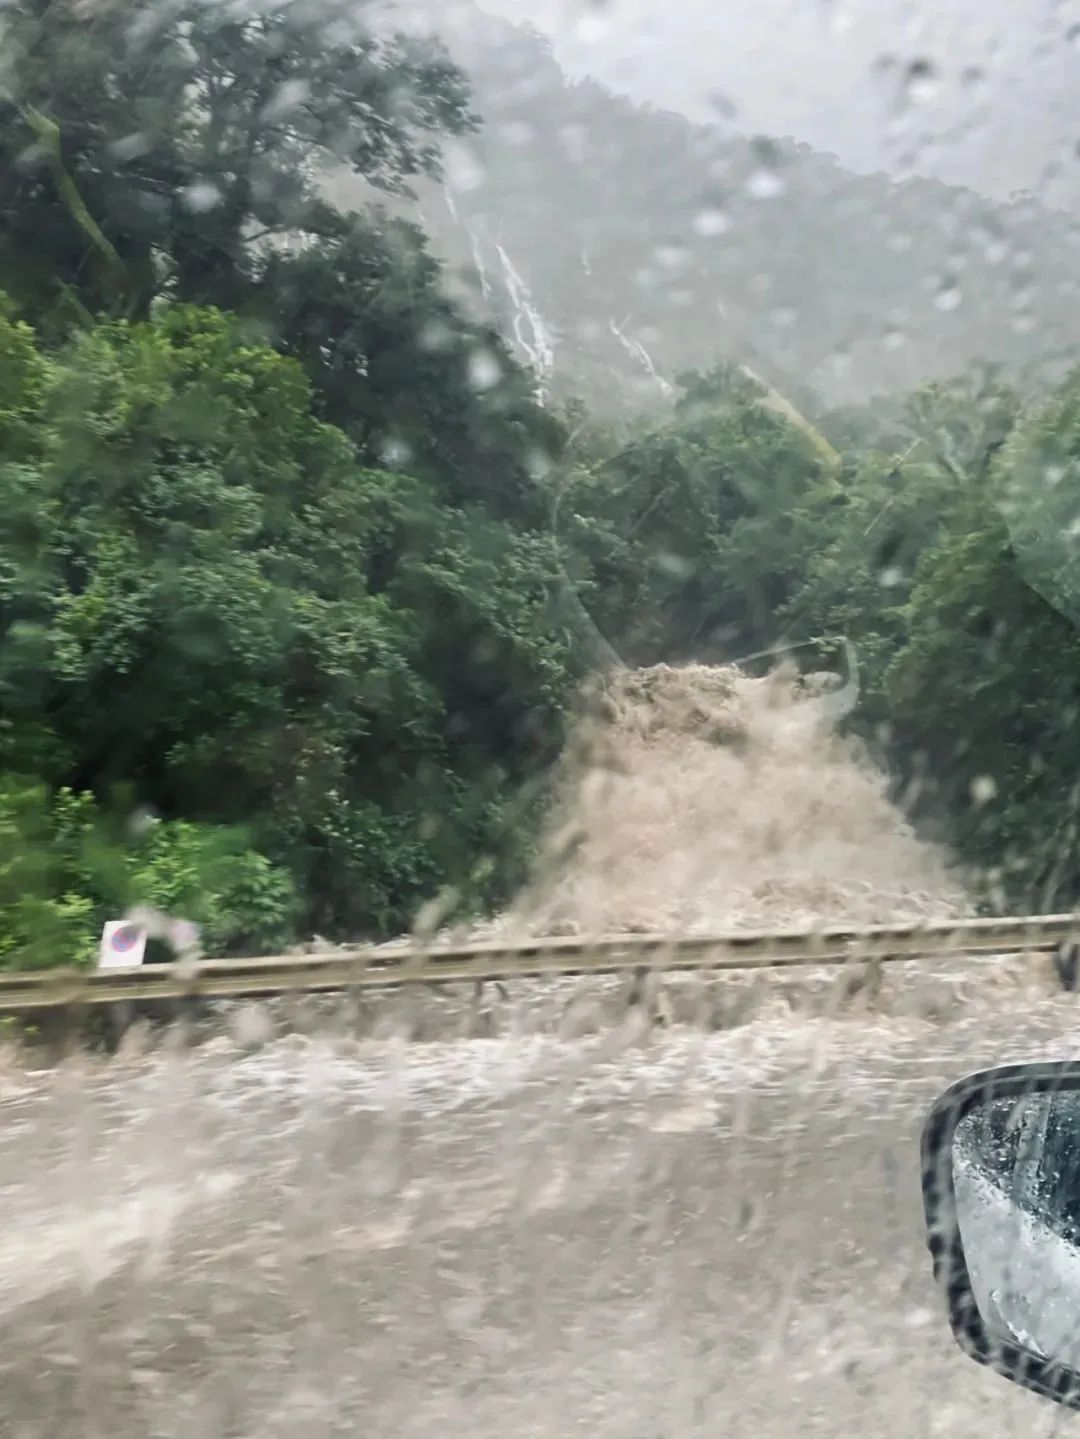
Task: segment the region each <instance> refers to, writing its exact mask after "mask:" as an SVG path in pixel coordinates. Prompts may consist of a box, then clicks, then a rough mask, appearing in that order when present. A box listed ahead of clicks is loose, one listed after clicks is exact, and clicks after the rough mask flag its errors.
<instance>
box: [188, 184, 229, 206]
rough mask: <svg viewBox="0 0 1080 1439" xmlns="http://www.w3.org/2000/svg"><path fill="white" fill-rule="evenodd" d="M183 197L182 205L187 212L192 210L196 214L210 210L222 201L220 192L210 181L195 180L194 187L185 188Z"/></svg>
mask: <svg viewBox="0 0 1080 1439" xmlns="http://www.w3.org/2000/svg"><path fill="white" fill-rule="evenodd" d="M183 196H184V204H185V205H186V206H187V207H188V209H189V210H194V211H195V213H196V214H202V213H203V212H204V211H206V210H212V209H213V208H214V206H215V205H220V204H221V201H222V194H221V191H220V190H219V189H218V187H217V186H216V185H215V184H213V183H212V182H211V181H210V180H196V181H195V183H194V185H188V186H187V188H186V189H185V190H184V191H183Z"/></svg>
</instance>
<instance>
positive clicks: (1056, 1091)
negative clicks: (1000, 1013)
mask: <svg viewBox="0 0 1080 1439" xmlns="http://www.w3.org/2000/svg"><path fill="white" fill-rule="evenodd" d="M922 1187H923V1206H924V1210H925V1216H926V1231H927V1242H928V1244H929V1248H930V1254H931V1258H932V1260H933V1266H934V1277H935V1279H936V1281H937V1283H938V1285H939V1287H940V1288H941V1290H942V1293H943V1296H944V1299H945V1304H946V1308H947V1310H948V1315H949V1323H950V1325H951V1327H952V1332H953V1335H954V1337H955V1338H956V1341H957V1343H958V1344H959V1345H960V1348H961V1349H962V1350H963V1351H964V1353H965V1354H967V1355H969V1356H970V1357H971V1358H972V1359H974V1360H975V1361H976V1362H977V1363H979V1364H983V1365H986V1366H987V1367H988V1368H990V1369H993V1370H994V1371H995V1372H996V1373H998V1374H1001V1375H1003V1376H1004V1377H1005V1378H1007V1379H1010V1380H1012V1382H1013V1383H1016V1384H1021V1385H1023V1387H1024V1388H1025V1389H1030V1390H1032V1391H1033V1392H1034V1393H1036V1394H1040V1395H1042V1396H1043V1397H1044V1398H1047V1399H1052V1400H1054V1401H1055V1403H1058V1404H1064V1405H1067V1406H1068V1407H1069V1408H1071V1409H1080V1062H1077V1061H1066V1062H1063V1063H1048V1064H1013V1065H1006V1066H1003V1067H1001V1068H997V1069H989V1070H983V1071H981V1072H979V1073H976V1074H972V1075H970V1076H969V1077H968V1078H967V1079H963V1080H961V1081H960V1082H959V1083H958V1084H954V1085H953V1086H952V1087H951V1088H950V1089H948V1090H946V1091H945V1093H944V1094H942V1095H941V1096H940V1097H939V1098H938V1099H937V1101H936V1102H935V1104H934V1105H933V1107H932V1109H931V1110H930V1113H929V1115H928V1117H927V1120H926V1123H925V1126H924V1129H923V1136H922Z"/></svg>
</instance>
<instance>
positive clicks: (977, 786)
mask: <svg viewBox="0 0 1080 1439" xmlns="http://www.w3.org/2000/svg"><path fill="white" fill-rule="evenodd" d="M996 794H997V781H996V780H995V779H994V777H993V775H989V774H980V775H976V776H975V778H974V779H973V780H972V781H971V802H972V804H974V805H977V806H981V805H984V804H989V803H990V801H991V800H992V799H993V798H994V796H995V795H996Z"/></svg>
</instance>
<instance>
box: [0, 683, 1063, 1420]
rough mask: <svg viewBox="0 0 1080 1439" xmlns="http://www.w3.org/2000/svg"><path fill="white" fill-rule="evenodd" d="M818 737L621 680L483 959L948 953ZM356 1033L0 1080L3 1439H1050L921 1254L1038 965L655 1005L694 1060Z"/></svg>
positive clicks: (575, 1035) (467, 1014)
mask: <svg viewBox="0 0 1080 1439" xmlns="http://www.w3.org/2000/svg"><path fill="white" fill-rule="evenodd" d="M635 686H636V687H637V689H636V690H635ZM688 696H689V700H690V703H689V705H688V703H687V698H688ZM688 714H689V716H690V718H689V719H688V718H687V716H688ZM814 714H815V711H813V709H812V708H810V709H805V710H802V711H801V712H800V707H799V704H798V702H797V701H796V700H795V699H794V698H793V696H792V694H791V693H790V692H788V693H786V694H785V693H784V692H783V690H782V689H778V687H776V686H773V687H772V689H771V690H770V688H769V687H768V686H763V685H762V684H760V683H758V684H757V685H756V686H755V684H754V682H751V681H746V680H743V679H739V678H736V677H733V676H731V675H730V674H724V673H720V674H717V672H715V671H712V672H701V671H697V672H693V673H678V672H676V673H672V672H670V671H669V672H654V673H653V674H652V675H651V676H649V675H646V676H640V675H639V676H635V677H631V678H630V679H629V680H627V681H626V682H624V687H623V688H622V689H620V690H619V691H617V692H616V693H615V695H614V696H612V704H611V707H610V709H609V723H608V725H607V728H606V730H604V731H602V732H601V734H600V735H599V736H598V735H597V734H596V733H593V734H591V735H589V736H587V737H586V739H585V740H584V741H581V742H579V746H578V749H577V751H576V752H575V754H574V755H573V756H572V757H571V759H570V761H569V762H568V768H567V779H566V797H565V801H564V806H563V810H562V812H561V814H560V816H559V817H558V819H557V821H556V823H555V825H554V826H553V831H552V839H551V842H550V843H549V846H548V853H547V857H546V860H545V863H544V865H543V867H542V869H541V871H540V873H539V874H538V876H537V880H536V883H535V884H534V885H533V886H532V888H531V889H530V891H529V892H528V893H527V894H526V895H525V896H523V897H522V900H521V902H520V903H519V905H518V906H516V907H515V909H514V910H513V911H512V913H511V914H510V915H509V916H507V917H506V918H505V919H504V921H503V922H502V925H501V927H502V928H507V927H517V928H532V929H544V928H547V929H561V928H578V929H583V930H585V931H587V932H588V931H590V930H594V929H595V930H600V929H604V928H618V927H626V926H627V925H629V924H640V925H641V926H643V927H653V926H654V925H656V924H662V925H675V924H677V923H679V924H680V927H694V926H695V925H697V926H698V927H703V926H706V925H708V926H709V927H722V926H724V925H726V924H748V923H750V924H761V923H776V922H779V921H786V922H789V923H802V922H806V919H807V917H808V916H811V917H817V918H820V919H822V920H823V921H824V920H830V919H833V918H837V917H843V918H854V919H863V920H867V919H886V918H891V917H908V916H910V915H917V914H924V915H931V914H939V915H950V914H955V913H958V912H962V911H963V909H964V907H965V906H964V900H963V895H962V893H961V892H960V890H959V888H958V886H957V885H956V883H955V881H953V880H952V879H951V878H950V876H949V874H948V872H947V869H946V867H945V865H944V863H943V861H942V858H941V856H940V855H938V854H936V853H935V852H933V851H930V850H928V849H926V848H925V847H924V846H922V845H920V844H919V843H918V842H917V840H916V839H915V838H914V837H913V836H912V835H911V834H910V832H909V831H908V830H907V829H906V827H905V826H904V825H903V823H902V821H901V819H900V817H899V816H898V815H897V814H896V812H895V811H894V810H893V809H892V808H891V806H890V805H889V804H888V802H887V800H886V798H885V793H884V785H883V782H882V780H881V777H880V776H878V775H876V774H875V773H874V772H873V770H872V769H871V768H870V767H869V766H868V765H867V764H866V762H865V760H863V759H862V758H860V756H859V755H858V753H857V752H856V751H854V750H853V749H852V748H851V747H850V746H847V745H846V744H844V743H842V742H841V741H839V740H837V739H835V737H833V736H832V735H831V734H830V733H829V732H828V730H827V728H826V727H824V726H823V725H822V724H821V722H820V716H819V717H818V718H816V719H815V718H813V716H814ZM733 736H734V743H733V742H732V738H733ZM718 738H720V739H721V740H722V742H721V743H716V742H715V741H716V740H717V739H718ZM598 745H599V747H600V750H599V751H598V749H597V746H598ZM605 745H606V747H607V757H606V758H604V756H603V754H602V753H601V751H603V749H604V747H605ZM601 761H602V762H603V764H604V766H605V768H604V769H603V770H602V771H600V772H599V777H597V776H598V771H597V764H598V762H601ZM575 766H578V768H577V769H576V770H575ZM568 832H572V836H573V845H572V848H570V847H568V846H567V842H566V837H567V833H568ZM560 836H561V837H560ZM619 920H621V924H620V923H617V921H619ZM680 921H681V923H680ZM703 997H704V1000H707V1003H706V1002H703ZM376 1009H377V1011H378V1012H377V1013H376V1015H375V1017H374V1021H373V1020H372V1017H371V1016H370V1015H369V1016H368V1017H367V1018H366V1019H365V1021H364V1023H363V1025H362V1026H361V1028H360V1030H359V1031H358V1029H357V1024H356V1017H355V1015H350V1014H349V1013H348V1011H347V1009H346V1008H345V1007H342V1006H339V1007H337V1008H336V1009H335V1008H334V1007H333V1006H331V1007H330V1008H329V1010H327V1011H326V1012H325V1014H324V1017H323V1019H322V1020H321V1021H320V1023H319V1024H318V1025H317V1026H316V1028H315V1032H314V1033H309V1034H294V1035H291V1036H287V1037H278V1038H273V1039H271V1040H270V1042H269V1043H265V1044H261V1046H260V1047H256V1040H257V1039H259V1040H261V1038H264V1037H265V1036H262V1035H261V1034H260V1032H259V1031H260V1025H259V1024H258V1023H257V1022H255V1021H254V1020H253V1019H252V1018H251V1016H250V1014H248V1013H247V1012H245V1011H238V1012H237V1014H236V1016H235V1017H234V1021H233V1030H232V1033H231V1035H224V1036H221V1037H219V1038H217V1039H215V1040H213V1041H211V1042H209V1043H207V1044H204V1045H202V1046H200V1047H198V1048H196V1049H191V1050H188V1049H183V1048H180V1047H179V1046H175V1045H170V1044H168V1043H166V1044H164V1045H162V1046H160V1047H159V1048H158V1049H157V1050H156V1051H155V1052H153V1053H150V1054H144V1055H141V1056H140V1055H136V1054H129V1055H126V1056H121V1057H120V1058H119V1059H117V1060H115V1061H113V1062H111V1063H102V1062H101V1061H98V1060H94V1059H91V1058H90V1057H88V1056H82V1057H76V1058H73V1059H71V1060H68V1061H67V1062H65V1063H64V1064H63V1065H61V1066H59V1067H58V1068H55V1069H52V1070H49V1071H47V1072H44V1071H43V1072H32V1071H30V1070H28V1069H27V1068H26V1067H19V1066H18V1065H15V1064H12V1065H11V1066H10V1067H9V1069H8V1070H7V1071H6V1073H5V1076H4V1078H3V1081H2V1088H0V1120H2V1125H0V1193H2V1196H3V1201H4V1224H3V1227H2V1229H0V1434H2V1435H12V1436H16V1439H31V1436H33V1439H38V1436H41V1439H46V1436H48V1439H54V1436H67V1435H71V1436H91V1439H95V1436H106V1435H107V1436H110V1439H127V1437H128V1436H136V1435H138V1436H162V1439H164V1436H168V1439H179V1436H189V1435H190V1436H192V1439H194V1436H199V1439H217V1436H230V1439H254V1436H259V1439H269V1436H279V1435H280V1436H285V1435H289V1436H292V1435H298V1436H299V1435H303V1436H305V1439H306V1436H329V1435H345V1434H349V1435H353V1434H355V1435H360V1434H363V1435H365V1436H381V1435H387V1436H391V1435H392V1436H394V1439H413V1436H416V1439H419V1436H430V1435H432V1434H437V1433H440V1432H448V1433H449V1432H457V1433H461V1434H467V1435H469V1436H471V1439H472V1436H475V1439H487V1436H489V1435H490V1436H496V1435H498V1436H500V1439H503V1436H505V1435H506V1434H509V1433H514V1434H520V1435H524V1436H529V1435H536V1436H566V1435H572V1434H578V1433H581V1434H586V1433H587V1434H588V1435H589V1436H590V1439H661V1436H664V1439H666V1436H673V1439H678V1436H683V1435H706V1434H708V1435H717V1434H723V1435H725V1436H741V1435H746V1436H748V1439H749V1436H754V1439H761V1436H765V1439H788V1436H789V1435H791V1434H792V1433H798V1434H800V1435H822V1436H825V1435H851V1434H853V1433H856V1432H858V1431H859V1430H861V1429H863V1428H865V1427H866V1426H868V1425H871V1426H872V1427H873V1431H874V1433H875V1434H880V1435H881V1436H887V1439H891V1436H893V1435H896V1436H900V1435H904V1436H911V1435H913V1434H920V1435H923V1434H931V1435H933V1434H938V1433H941V1434H948V1435H954V1434H959V1433H970V1432H973V1431H975V1430H977V1431H978V1432H979V1433H980V1434H982V1435H983V1436H985V1439H991V1436H998V1435H1001V1436H1004V1435H1011V1434H1013V1433H1014V1432H1016V1433H1024V1434H1030V1433H1032V1432H1041V1429H1040V1426H1041V1428H1042V1429H1049V1427H1050V1426H1051V1425H1052V1424H1054V1423H1056V1422H1058V1421H1057V1418H1056V1413H1055V1411H1054V1410H1053V1409H1052V1408H1051V1406H1048V1405H1041V1404H1040V1403H1039V1402H1038V1401H1037V1400H1035V1399H1033V1398H1031V1397H1030V1396H1027V1395H1025V1394H1023V1393H1021V1391H1019V1390H1013V1389H1011V1388H1010V1387H1009V1386H1007V1385H1006V1384H1005V1383H1004V1381H1001V1380H999V1379H996V1378H995V1377H994V1376H993V1375H990V1374H987V1373H986V1372H984V1371H981V1370H979V1369H978V1368H977V1367H976V1366H975V1365H973V1364H971V1363H970V1362H969V1361H967V1360H965V1359H963V1358H962V1356H960V1354H959V1352H958V1351H956V1350H955V1349H954V1348H953V1345H952V1341H951V1340H950V1338H949V1337H948V1334H947V1332H946V1326H945V1321H944V1317H943V1315H942V1314H941V1313H940V1312H939V1307H938V1302H937V1300H936V1296H935V1295H934V1294H933V1293H932V1291H931V1287H930V1275H929V1264H928V1260H927V1257H926V1254H925V1250H924V1246H923V1239H922V1232H921V1227H920V1226H921V1219H920V1212H919V1194H918V1177H919V1176H918V1159H917V1138H918V1130H919V1126H920V1123H921V1119H922V1115H923V1112H924V1110H925V1107H926V1105H927V1104H928V1103H929V1102H930V1100H931V1099H932V1098H933V1096H934V1094H935V1093H936V1092H937V1090H938V1089H939V1088H940V1087H941V1086H942V1085H944V1084H945V1083H947V1082H949V1081H950V1080H951V1079H953V1078H955V1077H957V1076H958V1075H959V1074H961V1073H963V1072H965V1071H968V1070H970V1069H972V1068H975V1067H977V1066H978V1065H980V1064H984V1063H994V1062H999V1061H1002V1060H1005V1059H1016V1058H1020V1057H1024V1056H1037V1055H1049V1054H1053V1055H1060V1054H1067V1053H1071V1052H1072V1050H1073V1048H1074V1047H1075V1045H1076V1043H1077V1040H1078V1037H1080V1013H1078V1011H1077V1009H1076V1005H1075V1002H1074V1001H1073V1000H1072V999H1071V998H1068V997H1064V996H1054V995H1052V994H1051V993H1050V991H1049V988H1048V986H1047V985H1046V984H1045V981H1044V979H1043V978H1042V976H1040V975H1039V974H1038V973H1037V972H1036V971H1035V970H1033V969H1029V967H1028V966H1027V965H1025V963H1024V962H1023V961H1010V962H990V963H985V962H984V963H982V964H980V965H978V966H977V967H967V968H964V967H962V966H956V965H954V966H952V967H949V966H946V965H941V966H937V967H936V968H935V969H933V970H932V971H931V972H929V973H927V971H926V970H925V968H923V969H914V968H913V969H912V970H908V969H907V967H903V968H901V969H898V970H895V971H892V972H890V973H889V974H888V975H887V976H886V978H885V981H884V985H883V988H882V990H881V992H880V993H879V994H877V995H876V996H873V997H871V996H870V995H869V994H868V993H867V992H863V993H862V994H859V995H856V996H855V997H854V998H850V997H844V996H843V994H842V992H841V991H840V990H838V989H837V988H836V981H835V980H833V979H832V978H830V977H826V976H819V977H817V978H816V979H814V978H809V977H808V978H802V979H799V980H796V981H786V982H785V983H784V984H782V985H778V984H766V985H764V986H762V985H759V984H754V983H749V982H747V981H738V980H732V981H726V982H721V983H720V984H719V985H703V984H702V983H701V982H695V981H673V982H672V983H671V985H670V992H669V1004H668V1007H667V1009H666V1010H665V1013H666V1015H667V1018H668V1019H669V1020H670V1019H674V1020H675V1021H679V1020H682V1019H694V1018H697V1019H701V1018H702V1017H703V1016H704V1017H707V1018H708V1023H680V1022H675V1023H673V1024H668V1025H667V1026H666V1027H660V1028H651V1029H650V1028H649V1027H648V1025H647V1024H646V1023H645V1021H644V1017H643V1015H642V1013H641V1011H640V1010H634V1011H631V1012H629V1013H628V1012H627V1011H626V1007H625V985H624V984H622V983H621V982H619V981H590V982H573V981H564V982H559V983H557V984H553V985H548V986H538V985H517V986H510V987H509V989H508V992H507V994H506V995H505V997H496V996H492V997H491V999H490V1009H489V1011H488V1012H486V1013H485V1014H484V1015H479V1016H478V1014H477V1013H476V1011H475V1008H474V1001H473V997H472V996H471V995H462V996H457V995H454V994H450V995H443V996H435V995H424V996H411V997H403V998H400V999H398V1000H390V999H387V1000H386V1001H384V1002H380V1003H379V1004H377V1005H376ZM712 1026H722V1027H718V1028H717V1027H712ZM421 1034H423V1035H426V1038H424V1039H419V1038H418V1036H419V1035H421ZM478 1034H485V1035H486V1037H477V1035H478ZM249 1051H250V1052H249Z"/></svg>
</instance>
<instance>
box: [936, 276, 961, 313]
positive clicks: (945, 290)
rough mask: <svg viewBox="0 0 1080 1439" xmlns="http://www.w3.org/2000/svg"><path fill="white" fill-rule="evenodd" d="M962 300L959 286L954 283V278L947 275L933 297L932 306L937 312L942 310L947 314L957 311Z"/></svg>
mask: <svg viewBox="0 0 1080 1439" xmlns="http://www.w3.org/2000/svg"><path fill="white" fill-rule="evenodd" d="M963 298H964V297H963V295H962V294H961V292H960V286H959V285H958V284H957V283H956V279H955V277H954V276H952V275H949V276H948V277H947V278H946V279H944V280H942V282H941V286H940V288H939V289H938V292H937V294H936V296H935V297H934V304H935V305H936V306H937V308H938V309H939V310H944V311H945V312H946V313H948V312H949V311H951V310H958V309H959V308H960V305H961V302H962V301H963Z"/></svg>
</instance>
